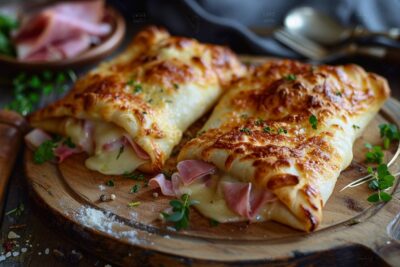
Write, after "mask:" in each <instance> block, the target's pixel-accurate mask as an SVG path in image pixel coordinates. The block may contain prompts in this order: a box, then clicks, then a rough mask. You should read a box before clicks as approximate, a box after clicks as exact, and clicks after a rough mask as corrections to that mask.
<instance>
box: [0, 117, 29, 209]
mask: <svg viewBox="0 0 400 267" xmlns="http://www.w3.org/2000/svg"><path fill="white" fill-rule="evenodd" d="M27 129H28V124H27V122H26V120H25V119H24V118H23V117H22V116H21V115H19V114H18V113H15V112H13V111H8V110H0V207H3V201H4V196H5V193H6V188H7V184H8V180H9V178H10V175H11V171H12V169H13V167H14V163H15V160H16V158H17V155H18V151H19V148H20V145H21V140H22V137H23V135H24V133H25V132H26V130H27Z"/></svg>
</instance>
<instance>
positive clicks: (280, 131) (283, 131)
mask: <svg viewBox="0 0 400 267" xmlns="http://www.w3.org/2000/svg"><path fill="white" fill-rule="evenodd" d="M282 133H284V134H287V130H286V129H285V128H282V127H280V128H278V134H282Z"/></svg>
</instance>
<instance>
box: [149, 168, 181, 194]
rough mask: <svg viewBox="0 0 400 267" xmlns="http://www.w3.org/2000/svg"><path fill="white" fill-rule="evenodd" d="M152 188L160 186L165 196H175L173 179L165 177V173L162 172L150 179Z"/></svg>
mask: <svg viewBox="0 0 400 267" xmlns="http://www.w3.org/2000/svg"><path fill="white" fill-rule="evenodd" d="M149 186H150V188H153V189H155V188H160V189H161V193H162V194H163V195H165V196H171V197H173V196H175V195H176V194H175V190H174V188H173V184H172V182H171V181H169V180H167V179H166V178H165V175H164V174H162V173H160V174H158V175H156V176H155V177H153V178H151V179H150V180H149Z"/></svg>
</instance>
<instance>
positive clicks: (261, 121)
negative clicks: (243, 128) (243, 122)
mask: <svg viewBox="0 0 400 267" xmlns="http://www.w3.org/2000/svg"><path fill="white" fill-rule="evenodd" d="M263 122H264V120H263V119H261V118H258V119H257V120H255V122H254V125H256V126H260V125H262V124H263Z"/></svg>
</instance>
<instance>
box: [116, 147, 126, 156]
mask: <svg viewBox="0 0 400 267" xmlns="http://www.w3.org/2000/svg"><path fill="white" fill-rule="evenodd" d="M124 149H125V146H124V145H122V146H120V148H119V151H118V155H117V159H119V157H121V154H122V153H124Z"/></svg>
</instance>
